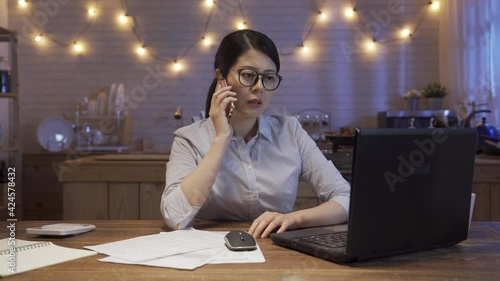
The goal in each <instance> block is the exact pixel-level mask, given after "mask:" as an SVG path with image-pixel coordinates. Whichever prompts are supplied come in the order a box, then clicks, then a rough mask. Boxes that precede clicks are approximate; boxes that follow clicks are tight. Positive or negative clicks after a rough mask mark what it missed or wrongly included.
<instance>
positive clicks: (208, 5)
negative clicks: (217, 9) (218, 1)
mask: <svg viewBox="0 0 500 281" xmlns="http://www.w3.org/2000/svg"><path fill="white" fill-rule="evenodd" d="M214 3H215V2H214V0H206V1H205V5H207V7H212V6H213V5H214Z"/></svg>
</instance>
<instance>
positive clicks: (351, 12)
mask: <svg viewBox="0 0 500 281" xmlns="http://www.w3.org/2000/svg"><path fill="white" fill-rule="evenodd" d="M354 12H356V9H354V8H347V9H345V11H344V15H345V16H346V17H347V18H352V17H354Z"/></svg>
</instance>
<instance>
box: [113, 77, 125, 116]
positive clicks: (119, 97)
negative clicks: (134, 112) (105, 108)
mask: <svg viewBox="0 0 500 281" xmlns="http://www.w3.org/2000/svg"><path fill="white" fill-rule="evenodd" d="M124 106H125V86H123V84H121V83H120V85H118V88H117V89H116V97H115V111H116V110H123V107H124Z"/></svg>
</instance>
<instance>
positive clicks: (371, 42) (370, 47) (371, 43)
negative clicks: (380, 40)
mask: <svg viewBox="0 0 500 281" xmlns="http://www.w3.org/2000/svg"><path fill="white" fill-rule="evenodd" d="M375 42H377V41H375V39H372V40H369V41H367V42H366V48H367V49H368V50H369V51H373V50H374V49H375Z"/></svg>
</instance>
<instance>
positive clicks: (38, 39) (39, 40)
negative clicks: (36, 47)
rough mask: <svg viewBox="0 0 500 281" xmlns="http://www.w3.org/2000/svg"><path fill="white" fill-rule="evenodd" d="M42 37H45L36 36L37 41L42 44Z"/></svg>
mask: <svg viewBox="0 0 500 281" xmlns="http://www.w3.org/2000/svg"><path fill="white" fill-rule="evenodd" d="M42 36H43V35H42V34H39V35H37V36H35V41H36V42H38V43H40V42H41V41H42Z"/></svg>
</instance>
